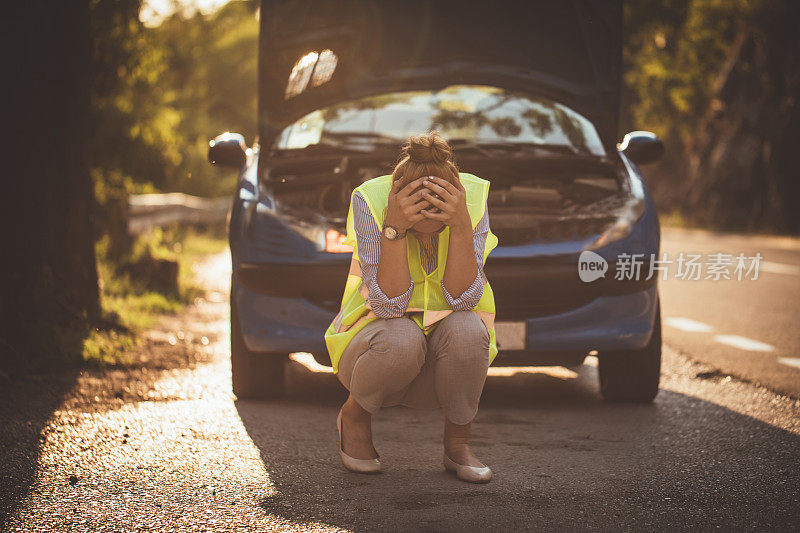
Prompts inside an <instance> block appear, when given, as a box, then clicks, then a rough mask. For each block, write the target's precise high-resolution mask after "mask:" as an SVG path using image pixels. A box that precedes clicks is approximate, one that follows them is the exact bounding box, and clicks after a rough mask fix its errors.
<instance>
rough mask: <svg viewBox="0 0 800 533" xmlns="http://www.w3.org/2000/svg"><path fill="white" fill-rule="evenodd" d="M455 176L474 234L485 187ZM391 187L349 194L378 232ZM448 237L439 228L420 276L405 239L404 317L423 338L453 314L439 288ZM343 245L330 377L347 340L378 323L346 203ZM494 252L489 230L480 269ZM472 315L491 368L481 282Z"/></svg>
mask: <svg viewBox="0 0 800 533" xmlns="http://www.w3.org/2000/svg"><path fill="white" fill-rule="evenodd" d="M459 175H460V177H461V184H462V185H463V186H464V189H465V190H466V192H467V210H468V211H469V216H470V220H471V222H472V227H473V229H474V228H475V226H477V224H478V222H479V221H480V219H481V217H482V216H483V210H484V208H485V206H486V199H487V198H488V195H489V182H488V181H487V180H484V179H481V178H479V177H477V176H475V175H473V174H469V173H466V172H461V173H460V174H459ZM391 184H392V176H391V174H387V175H384V176H379V177H377V178H373V179H371V180H368V181H365V182H364V183H362V184H361V185H359V186H358V187H357V188H356V189H355V190H356V191H359V192H360V193H361V195H362V196H363V198H364V200H365V201H366V203H367V206H368V207H369V210H370V213H371V214H372V216H373V218H374V219H375V223H376V224H377V226H378V228H382V227H383V216H384V213H385V209H386V205H387V203H388V198H389V190H390V189H391ZM354 192H355V191H354ZM449 235H450V228H449V227H447V226H445V228H444V229H443V230H442V231H441V232H439V234H438V236H437V238H438V239H439V249H438V258H437V259H438V261H437V266H436V268H435V269H434V270H433V272H431V273H430V274H428V273H426V272H425V270H424V269H423V268H422V262H421V260H420V250H419V241H417V239H416V237H414V236H413V235H412V234H411V233H409V234H408V236H407V237H406V247H407V248H406V252H407V253H406V255H407V257H408V269H409V273H410V274H411V278H412V279H413V280H414V290H413V292H412V294H411V300H410V302H409V304H408V307H407V308H406V312H405V315H404V316H407V317H408V318H410V319H412V320H413V321H414V322H415V323H416V324H417V325H418V326H419V327H420V329H422V331H423V333H424V334H425V335H429V334H430V333H431V332H432V331H433V330H434V329H435V325H436V324H437V323H438V322H439V321H440V320H442V319H443V318H445V317H446V316H448V315H449V314H450V313H452V312H453V310H452V309H451V308H450V306H449V305H448V304H447V300H446V299H445V297H444V292H443V291H442V286H441V281H442V277H443V276H444V269H445V265H446V262H447V249H448V243H449ZM343 244H346V245H349V246H352V247H353V258H352V259H351V261H350V271H349V272H348V274H347V282H346V284H345V289H344V295H343V296H342V304H341V306H340V308H339V312H338V313H337V315H336V316H335V317H334V319H333V321H332V322H331V324H330V326H328V329H327V331H326V332H325V344H326V345H327V347H328V354H329V355H330V358H331V364H332V365H333V371H334V372H338V370H339V359H341V356H342V353H343V352H344V350H345V348H346V347H347V345H348V343H349V342H350V340H351V339H352V338H353V337H354V336H355V335H356V333H358V332H359V331H360V330H361V329H362V328H363V327H364V326H366V325H367V324H369V323H370V322H372V321H373V320H375V319H377V318H378V316H377V315H375V313H374V312H373V311H372V308H371V306H370V303H369V290H368V288H367V286H366V285H365V284H364V280H363V274H362V270H361V261H360V259H359V256H358V246H357V244H358V243H357V241H356V238H355V228H354V226H353V204H352V198H351V203H350V210H349V212H348V214H347V236H346V238H345V240H344V241H343ZM496 246H497V237H496V236H495V235H494V233H492V231H491V230H489V233H488V235H487V236H486V245H485V247H484V252H483V261H484V263H485V262H486V257H487V256H488V255H489V253H490V252H491V251H492V250H493V249H494V248H495V247H496ZM472 310H473V311H475V312H476V313H477V314H478V316H479V317H480V319H481V320H482V321H483V323H484V324H486V329H487V330H488V331H489V341H490V342H489V347H490V354H489V364H490V365H491V364H492V362H493V361H494V358H495V357H496V356H497V342H496V337H495V328H494V318H495V307H494V293H493V292H492V287H491V285H490V284H489V282H488V280H486V279H485V278H484V283H483V295H482V296H481V299H480V300H479V301H478V303H477V305H476V306H475V307H474V308H473V309H472Z"/></svg>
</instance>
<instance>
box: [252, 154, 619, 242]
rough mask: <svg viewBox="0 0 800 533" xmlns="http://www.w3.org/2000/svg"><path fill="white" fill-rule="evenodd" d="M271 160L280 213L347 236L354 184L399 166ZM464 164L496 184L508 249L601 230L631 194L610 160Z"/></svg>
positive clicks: (372, 161)
mask: <svg viewBox="0 0 800 533" xmlns="http://www.w3.org/2000/svg"><path fill="white" fill-rule="evenodd" d="M271 162H272V164H271V165H269V166H268V167H267V165H265V167H267V168H265V170H264V172H263V174H264V175H263V178H262V183H263V184H264V186H265V189H266V190H267V191H268V193H269V194H271V195H272V196H273V200H274V202H275V206H276V210H277V212H278V213H279V214H280V216H281V217H284V218H287V219H289V220H291V221H292V222H293V223H294V224H295V225H297V224H300V225H309V224H310V225H314V226H320V225H321V226H327V227H330V228H334V229H336V230H338V231H340V232H342V233H344V232H345V231H346V229H345V227H346V219H347V211H348V208H349V204H350V197H351V195H352V192H353V189H354V188H355V187H357V186H358V185H360V184H361V183H363V182H364V181H366V180H369V179H372V178H375V177H377V176H381V175H384V174H389V173H391V171H392V168H393V167H394V163H393V162H392V161H386V160H379V159H377V158H374V157H367V156H366V155H364V156H361V155H356V156H350V155H347V156H344V157H342V156H318V157H314V158H302V159H300V158H291V159H287V160H276V159H272V160H271ZM458 166H459V169H460V170H461V171H462V172H470V173H472V174H475V175H476V176H479V177H483V178H485V179H488V180H489V181H490V182H491V187H490V190H489V199H488V206H489V223H490V226H491V228H492V232H493V233H494V234H495V235H497V237H498V239H499V242H500V244H501V245H502V246H515V245H523V244H530V243H552V242H559V241H568V240H581V239H585V238H588V237H590V236H593V235H598V234H600V233H603V231H605V230H606V229H607V228H608V227H609V226H610V225H611V224H613V223H614V221H615V220H616V219H617V216H618V214H619V213H620V212H621V210H622V209H624V206H625V205H626V204H627V202H628V201H629V200H630V198H631V196H630V192H629V190H628V188H627V187H626V186H625V185H626V184H625V180H624V179H623V178H624V175H623V174H622V172H624V169H623V168H621V166H617V165H614V164H612V163H610V162H608V161H605V162H603V163H597V162H589V161H585V160H579V159H576V160H574V161H570V160H569V159H564V158H560V160H559V161H555V160H539V161H531V160H527V161H518V160H506V161H501V160H493V159H489V160H487V159H485V158H474V159H472V160H470V159H468V158H459V159H458Z"/></svg>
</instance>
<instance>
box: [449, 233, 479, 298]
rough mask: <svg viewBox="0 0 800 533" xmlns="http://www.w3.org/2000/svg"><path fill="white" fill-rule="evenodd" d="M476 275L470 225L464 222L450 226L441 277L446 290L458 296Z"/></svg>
mask: <svg viewBox="0 0 800 533" xmlns="http://www.w3.org/2000/svg"><path fill="white" fill-rule="evenodd" d="M477 276H478V263H477V261H476V260H475V242H474V240H473V234H472V226H471V225H470V224H466V225H463V226H458V227H451V228H450V239H449V241H448V249H447V263H446V265H445V269H444V279H443V283H444V286H445V288H446V289H447V292H449V293H450V294H451V295H452V296H453V297H454V298H458V297H459V296H460V295H461V294H462V293H463V292H464V291H465V290H467V288H469V286H470V285H472V282H473V281H475V278H476V277H477Z"/></svg>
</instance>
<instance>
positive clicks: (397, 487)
mask: <svg viewBox="0 0 800 533" xmlns="http://www.w3.org/2000/svg"><path fill="white" fill-rule="evenodd" d="M288 372H289V381H290V386H289V393H288V397H287V398H286V399H283V400H280V401H274V402H237V404H236V405H237V410H238V412H239V415H240V417H241V420H242V422H243V424H244V426H245V428H246V429H247V432H248V434H249V435H250V437H251V438H252V440H253V442H254V443H255V445H256V446H257V447H258V449H259V450H260V453H261V457H262V460H263V462H264V465H265V468H266V470H267V472H268V473H269V476H270V478H271V481H272V483H273V484H274V491H273V492H272V493H271V495H270V496H269V497H267V498H265V499H264V500H263V501H262V507H263V508H264V509H265V510H266V511H267V512H268V513H271V514H274V515H277V516H280V517H284V518H287V519H291V520H294V521H298V522H302V523H320V524H328V525H332V526H337V527H342V528H348V529H391V530H410V529H415V530H419V529H434V530H464V529H475V528H476V527H480V528H481V529H488V528H500V529H511V528H514V529H559V530H564V529H607V530H619V529H634V528H635V529H642V528H647V529H654V528H658V529H679V530H683V529H698V528H699V529H704V530H706V529H713V528H731V529H736V530H741V529H781V530H785V529H793V528H796V527H798V526H799V525H800V522H798V517H799V516H800V513H798V510H800V503H798V502H799V501H800V492H798V487H800V469H798V468H797V461H798V459H799V458H800V453H798V450H799V449H800V438H799V437H798V436H796V435H794V434H792V433H789V432H787V431H784V430H782V429H779V428H776V427H774V426H771V425H769V424H765V423H763V422H761V421H759V420H756V419H753V418H751V417H748V416H743V415H741V414H738V413H736V412H734V411H731V410H729V409H727V408H725V407H722V406H719V405H716V404H714V403H711V402H708V401H705V400H702V399H699V398H696V397H693V396H689V395H685V394H680V393H677V392H671V391H668V390H662V391H661V392H660V393H659V396H658V398H657V400H656V402H655V403H654V404H650V405H627V404H612V403H606V402H603V401H602V400H601V399H600V398H599V396H598V395H597V392H596V387H595V383H596V381H595V380H596V370H595V369H594V368H591V367H588V366H584V367H581V369H580V370H579V371H578V375H573V376H572V377H563V376H553V375H548V374H542V373H537V372H520V373H517V374H511V375H502V376H491V375H490V376H489V378H488V379H487V383H486V387H485V389H484V393H483V399H482V402H481V407H480V410H479V412H478V415H477V418H476V421H475V424H474V426H473V438H472V443H473V448H474V449H475V451H476V454H477V455H478V456H479V457H480V458H481V459H482V460H483V461H484V462H486V463H487V464H489V465H490V466H492V468H493V470H494V472H495V476H494V479H493V480H492V482H491V483H489V484H486V485H472V484H468V483H463V482H461V481H459V480H457V479H455V478H454V477H453V476H452V475H449V474H447V473H445V472H444V470H443V468H442V465H441V429H442V427H441V424H442V419H441V414H440V411H439V410H427V411H423V410H412V409H408V408H405V407H391V408H384V409H383V410H382V411H381V412H379V413H378V414H377V415H376V416H375V418H374V422H373V431H374V434H375V445H376V448H377V449H378V451H379V453H381V460H382V462H383V464H384V471H383V472H382V473H381V474H378V475H371V476H370V475H360V474H355V473H351V472H348V471H346V470H345V469H344V467H343V466H342V464H341V461H340V459H339V456H338V452H337V444H338V437H337V433H336V428H335V417H336V413H337V411H338V409H339V406H340V405H341V403H342V402H343V401H344V400H345V398H346V396H345V394H346V391H345V390H344V388H343V387H342V386H341V384H340V383H339V382H338V380H337V379H336V378H335V376H333V375H332V374H330V373H323V372H312V371H309V370H308V369H307V368H306V367H304V366H303V365H300V364H299V363H296V362H292V363H291V364H290V368H289V370H288Z"/></svg>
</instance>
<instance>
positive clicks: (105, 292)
mask: <svg viewBox="0 0 800 533" xmlns="http://www.w3.org/2000/svg"><path fill="white" fill-rule="evenodd" d="M112 243H113V240H112V239H111V237H110V235H104V236H103V237H101V238H100V239H99V240H98V242H97V245H96V252H97V258H98V261H97V268H98V277H99V280H100V289H101V303H102V310H103V318H104V321H105V323H106V324H107V326H109V327H104V328H93V329H91V330H90V331H87V332H83V334H82V335H78V336H76V338H75V339H72V341H71V344H72V345H74V344H75V343H80V342H82V343H83V344H82V350H78V353H81V352H82V354H83V361H84V362H87V363H89V364H93V365H98V366H105V365H120V364H123V365H124V364H126V361H127V360H128V355H127V354H128V353H129V352H130V350H132V349H135V348H136V347H138V346H139V345H140V343H139V339H138V337H137V333H138V332H140V331H141V330H142V329H145V328H149V327H151V326H152V325H153V323H154V321H155V319H156V317H157V316H158V315H160V314H168V313H177V312H179V311H181V310H182V309H183V308H184V306H185V305H186V304H187V303H189V302H191V301H193V300H194V299H195V298H196V297H198V296H200V295H202V294H203V288H202V287H200V286H199V285H198V284H197V282H196V280H195V275H194V271H193V266H194V265H195V264H196V262H197V261H199V260H200V259H202V258H203V257H205V256H208V255H210V254H216V253H220V252H222V251H224V250H225V248H226V246H227V242H226V240H225V227H224V225H222V224H216V225H212V226H209V227H206V228H199V229H198V228H187V227H179V226H174V227H171V228H168V229H166V230H162V229H155V230H153V231H152V232H150V233H148V234H146V235H141V236H139V237H137V238H136V239H134V240H133V243H132V245H131V246H130V250H129V252H128V254H127V255H126V256H125V257H124V259H120V258H114V259H113V260H111V259H109V257H110V254H109V250H110V247H111V246H112ZM147 258H158V259H169V260H172V261H177V262H178V267H179V268H178V286H179V288H180V291H179V293H178V294H162V293H160V292H157V291H155V290H152V289H151V288H150V287H149V285H148V283H145V282H142V281H137V280H134V279H132V278H131V276H130V275H129V274H127V273H125V272H124V271H123V270H122V268H121V266H120V265H124V264H130V263H135V262H136V261H140V260H144V259H147Z"/></svg>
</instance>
